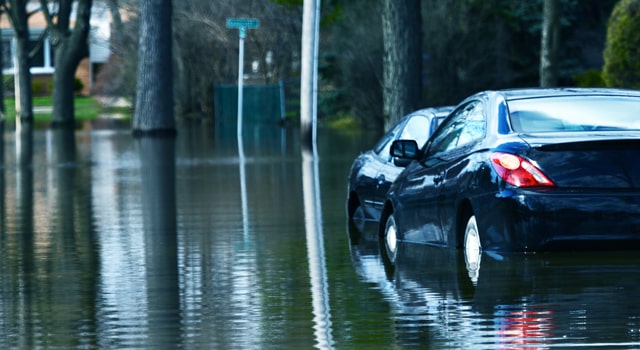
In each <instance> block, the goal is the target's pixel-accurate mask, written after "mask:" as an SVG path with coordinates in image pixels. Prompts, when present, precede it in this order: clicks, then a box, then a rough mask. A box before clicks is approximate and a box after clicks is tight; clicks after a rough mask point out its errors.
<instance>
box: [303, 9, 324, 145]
mask: <svg viewBox="0 0 640 350" xmlns="http://www.w3.org/2000/svg"><path fill="white" fill-rule="evenodd" d="M319 31H320V0H304V6H303V10H302V54H301V59H302V62H301V72H300V75H301V78H300V132H301V135H300V137H301V144H302V147H303V148H307V149H311V146H314V145H315V143H316V134H317V130H316V129H317V124H318V42H319V41H320V38H319V36H320V35H319ZM314 149H315V146H314Z"/></svg>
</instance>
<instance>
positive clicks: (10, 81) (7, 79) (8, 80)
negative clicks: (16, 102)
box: [2, 74, 16, 93]
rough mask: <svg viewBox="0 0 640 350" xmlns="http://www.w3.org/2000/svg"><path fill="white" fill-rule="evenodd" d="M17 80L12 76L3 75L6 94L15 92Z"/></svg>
mask: <svg viewBox="0 0 640 350" xmlns="http://www.w3.org/2000/svg"><path fill="white" fill-rule="evenodd" d="M15 83H16V81H15V79H14V76H13V74H12V75H3V76H2V84H4V92H5V93H6V92H7V91H13V90H15Z"/></svg>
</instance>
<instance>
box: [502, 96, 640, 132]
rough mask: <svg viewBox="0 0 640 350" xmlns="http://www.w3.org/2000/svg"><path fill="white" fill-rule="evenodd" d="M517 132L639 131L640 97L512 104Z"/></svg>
mask: <svg viewBox="0 0 640 350" xmlns="http://www.w3.org/2000/svg"><path fill="white" fill-rule="evenodd" d="M508 104H509V115H510V121H511V126H512V128H513V130H514V131H515V132H523V133H536V132H563V131H606V130H640V112H639V111H640V98H638V97H625V96H562V97H545V98H529V99H521V100H512V101H509V103H508Z"/></svg>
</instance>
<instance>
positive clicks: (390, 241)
mask: <svg viewBox="0 0 640 350" xmlns="http://www.w3.org/2000/svg"><path fill="white" fill-rule="evenodd" d="M381 238H382V244H383V246H384V249H383V251H384V254H385V256H386V258H387V260H388V261H389V263H391V264H395V262H396V257H397V255H398V227H397V226H396V219H395V217H394V216H393V214H390V215H389V216H388V217H387V220H386V221H385V225H384V232H383V233H382V237H381Z"/></svg>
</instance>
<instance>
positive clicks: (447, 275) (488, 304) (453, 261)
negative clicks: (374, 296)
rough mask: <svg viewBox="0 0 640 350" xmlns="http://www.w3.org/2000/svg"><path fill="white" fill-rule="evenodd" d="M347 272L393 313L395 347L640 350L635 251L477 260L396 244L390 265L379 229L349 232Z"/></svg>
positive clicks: (449, 251) (351, 226)
mask: <svg viewBox="0 0 640 350" xmlns="http://www.w3.org/2000/svg"><path fill="white" fill-rule="evenodd" d="M349 235H350V242H351V246H350V253H351V259H352V263H353V266H354V268H355V270H356V272H357V274H358V275H359V276H360V278H361V279H362V280H363V281H364V282H366V283H372V284H375V285H377V289H378V290H379V291H380V293H381V294H382V295H383V297H384V298H385V300H387V301H388V302H389V304H390V306H391V309H392V310H393V315H394V316H393V317H395V318H396V319H395V323H394V324H395V327H394V329H393V331H394V332H396V334H394V336H395V339H397V343H398V345H399V346H422V347H424V346H430V347H433V348H472V349H496V348H509V349H513V348H552V347H576V346H580V347H585V346H594V347H607V348H611V347H615V348H629V349H630V348H638V347H639V346H640V334H638V331H639V330H640V306H639V305H638V304H637V303H636V302H634V300H636V295H637V293H638V291H639V290H640V280H639V279H638V278H636V276H638V273H640V264H639V262H640V261H639V259H638V255H637V252H635V251H611V252H602V251H601V252H597V253H593V252H587V251H583V252H574V253H567V252H547V253H538V254H522V253H510V254H507V255H497V254H487V253H485V254H484V255H483V258H482V261H481V262H480V265H479V266H477V269H476V270H475V271H473V273H472V275H473V276H474V278H475V281H472V279H471V278H470V274H469V271H468V270H467V264H466V263H465V258H464V254H463V252H462V251H460V250H455V249H442V248H438V247H433V246H429V245H422V244H402V245H400V246H399V247H398V249H399V252H400V254H398V257H397V260H396V261H395V263H394V264H390V263H389V262H388V260H387V259H386V258H385V256H384V254H381V249H380V245H379V236H378V234H377V226H376V225H375V224H373V223H366V224H364V225H360V226H359V227H357V228H356V227H355V225H354V224H353V222H350V224H349Z"/></svg>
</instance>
